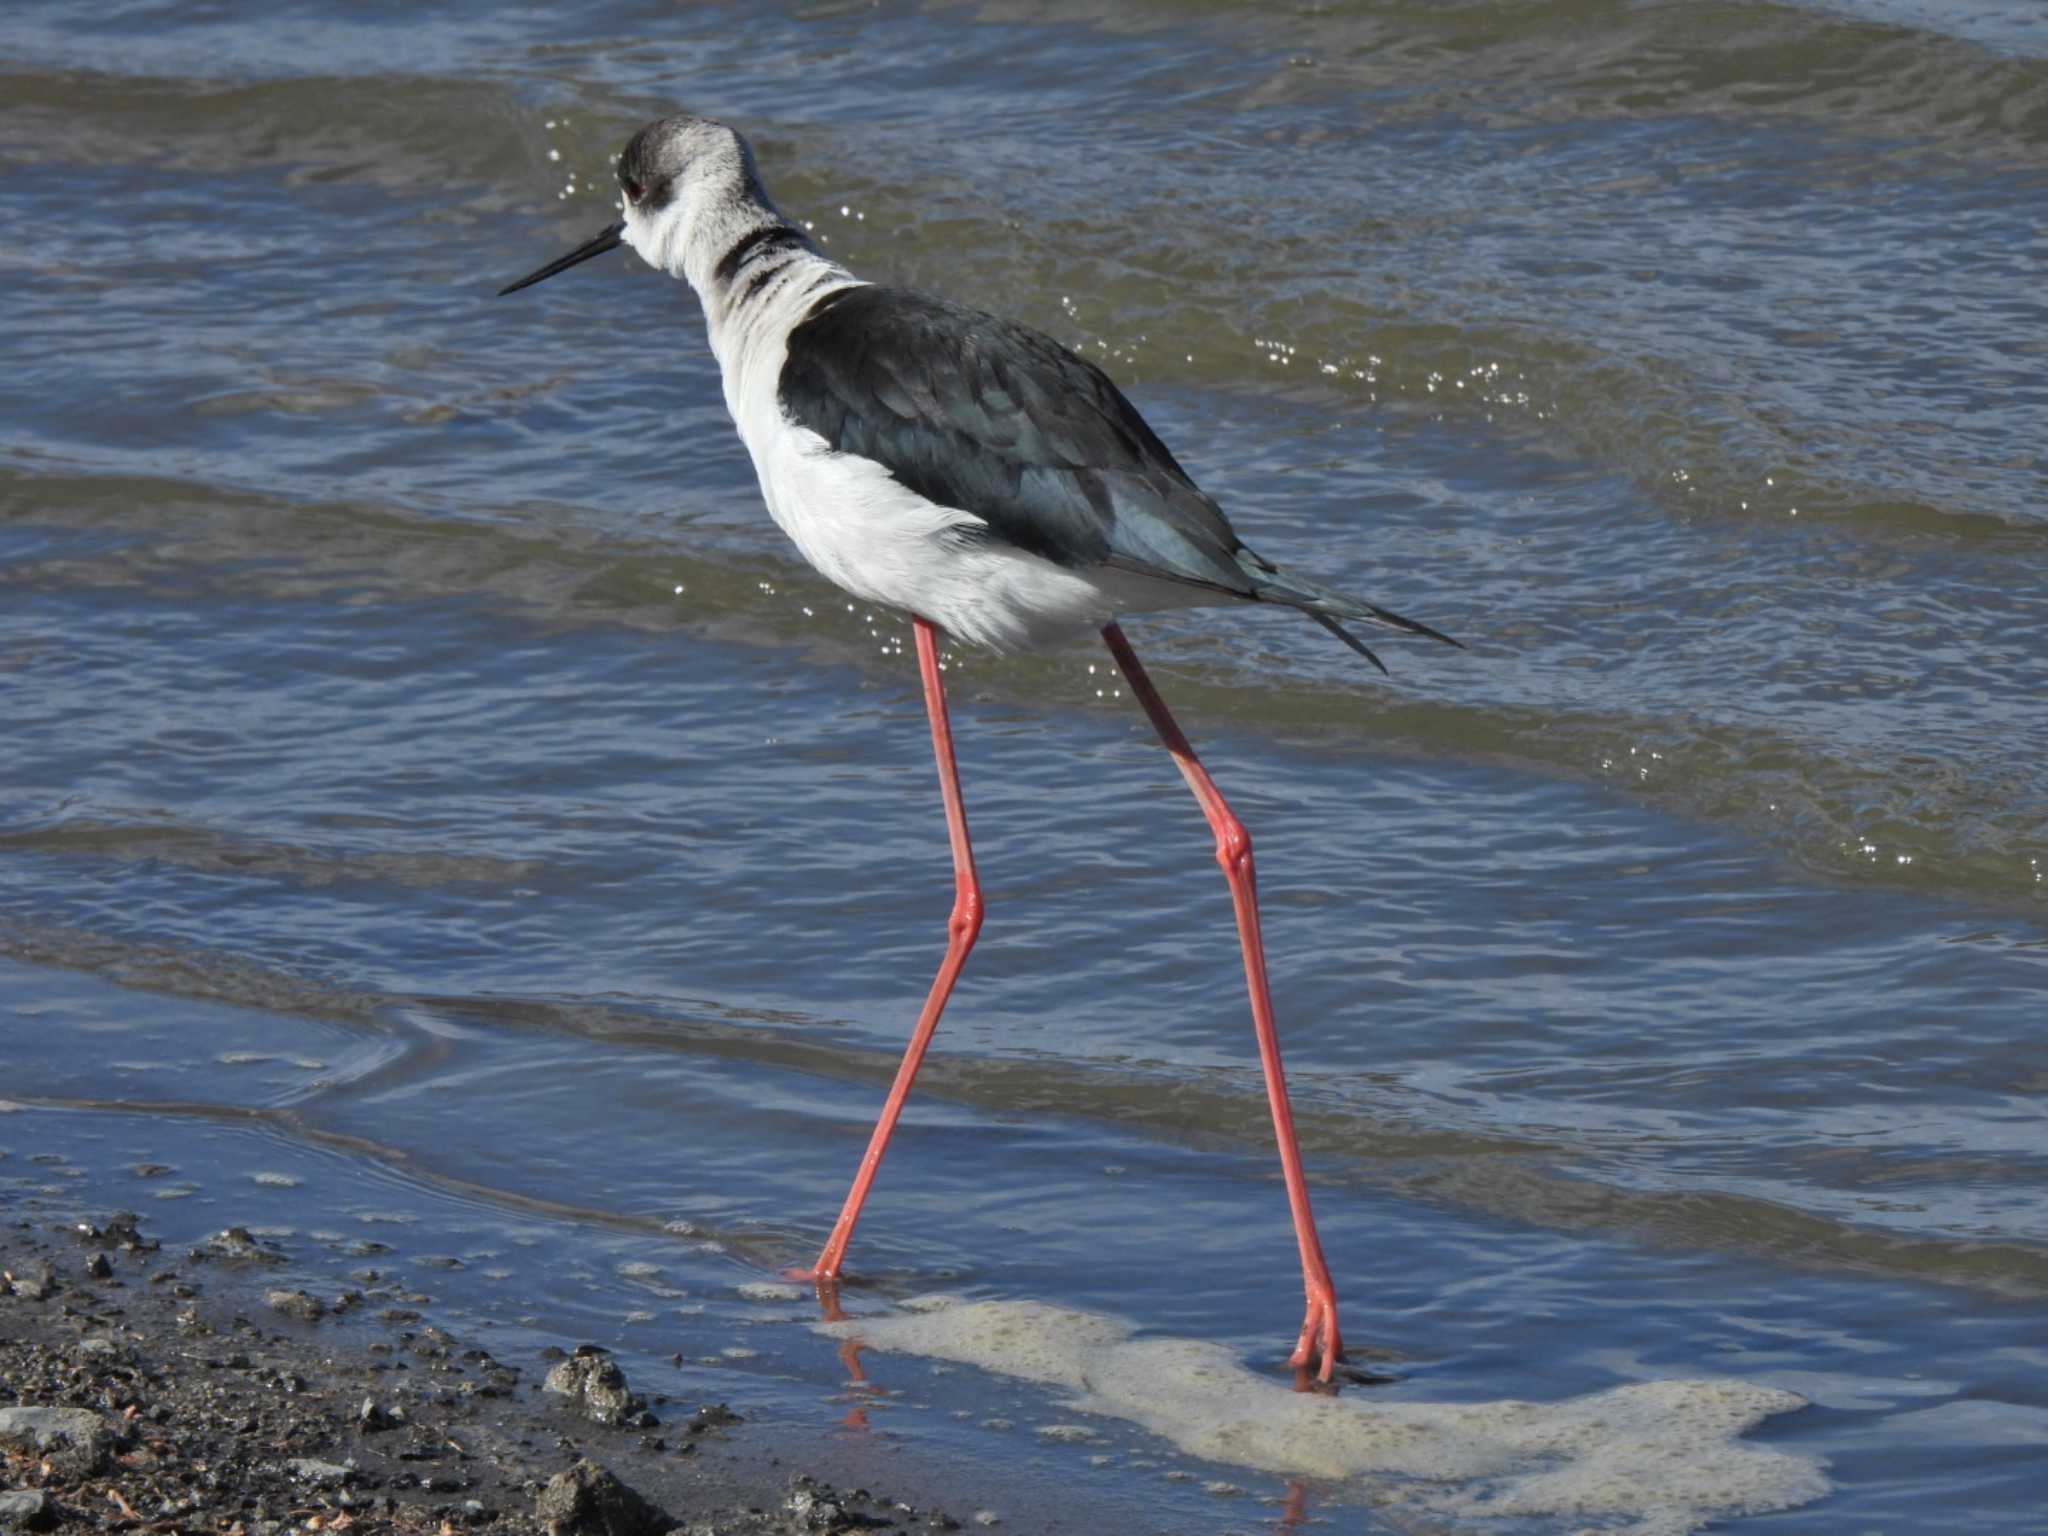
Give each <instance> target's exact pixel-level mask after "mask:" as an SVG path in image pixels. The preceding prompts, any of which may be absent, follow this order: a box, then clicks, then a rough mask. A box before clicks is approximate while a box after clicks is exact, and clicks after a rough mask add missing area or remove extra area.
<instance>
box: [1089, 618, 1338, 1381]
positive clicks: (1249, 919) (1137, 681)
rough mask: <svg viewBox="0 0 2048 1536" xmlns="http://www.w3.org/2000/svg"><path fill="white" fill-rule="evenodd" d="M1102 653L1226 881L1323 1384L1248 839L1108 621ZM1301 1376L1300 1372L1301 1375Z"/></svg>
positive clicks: (1324, 1299)
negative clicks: (1145, 723) (1195, 812)
mask: <svg viewBox="0 0 2048 1536" xmlns="http://www.w3.org/2000/svg"><path fill="white" fill-rule="evenodd" d="M1102 638H1103V641H1104V642H1105V643H1106V644H1107V645H1108V646H1109V653H1110V655H1112V656H1114V657H1115V658H1116V664H1117V666H1119V667H1120V668H1122V669H1123V674H1124V678H1125V680H1126V681H1128V682H1129V683H1130V685H1131V691H1132V692H1133V693H1135V694H1136V695H1137V696H1138V702H1139V703H1140V704H1142V705H1144V707H1145V713H1146V714H1147V715H1148V716H1149V717H1150V718H1151V721H1152V728H1153V729H1154V730H1155V731H1157V732H1158V733H1159V739H1160V740H1161V741H1162V742H1164V743H1165V744H1166V750H1167V751H1168V752H1169V753H1171V754H1172V755H1173V762H1174V766H1175V767H1177V768H1178V769H1180V773H1181V777H1182V778H1184V779H1186V780H1187V784H1188V788H1189V789H1192V790H1193V791H1194V792H1195V800H1196V801H1197V803H1199V804H1200V806H1201V807H1202V815H1203V816H1204V818H1206V819H1207V821H1208V823H1209V830H1210V831H1212V832H1214V833H1215V834H1216V862H1217V863H1218V864H1219V865H1221V866H1222V869H1223V875H1224V878H1225V879H1226V880H1227V881H1228V882H1229V883H1230V899H1231V903H1232V905H1233V906H1234V907H1235V908H1236V911H1237V937H1238V944H1239V947H1240V948H1241V949H1242V950H1243V952H1244V979H1245V987H1246V990H1247V991H1248V992H1249V993H1250V997H1251V1005H1252V1029H1253V1033H1254V1034H1255V1035H1256V1036H1257V1039H1258V1042H1259V1062H1260V1065H1261V1067H1262V1068H1263V1069H1264V1071H1265V1076H1266V1099H1267V1102H1268V1105H1269V1106H1270V1108H1271V1109H1272V1112H1273V1139H1274V1140H1275V1141H1276V1142H1277V1143H1278V1144H1279V1148H1280V1171H1281V1177H1282V1179H1283V1181H1284V1182H1285V1184H1286V1186H1287V1205H1288V1209H1289V1211H1290V1212H1291V1213H1292V1215H1293V1217H1294V1236H1295V1242H1296V1244H1297V1246H1298V1247H1299V1248H1300V1251H1301V1282H1302V1288H1303V1289H1304V1290H1305V1291H1306V1292H1307V1293H1308V1308H1307V1311H1306V1313H1305V1314H1304V1315H1303V1317H1302V1323H1301V1337H1300V1340H1299V1342H1297V1343H1296V1344H1295V1346H1294V1353H1293V1355H1292V1356H1290V1357H1289V1363H1291V1364H1292V1365H1293V1366H1294V1368H1295V1370H1296V1371H1297V1372H1300V1373H1307V1372H1313V1373H1314V1374H1315V1376H1316V1378H1317V1379H1318V1380H1321V1381H1328V1380H1329V1379H1330V1373H1331V1370H1332V1368H1333V1367H1334V1366H1335V1365H1336V1363H1337V1361H1339V1360H1341V1359H1342V1358H1343V1357H1344V1340H1343V1338H1342V1336H1341V1335H1340V1334H1339V1333H1338V1331H1337V1292H1336V1289H1335V1287H1333V1286H1332V1285H1331V1284H1330V1266H1329V1265H1328V1264H1327V1263H1325V1262H1324V1260H1323V1245H1322V1240H1321V1239H1320V1238H1318V1237H1317V1236H1316V1219H1315V1216H1314V1214H1313V1213H1311V1211H1310V1210H1309V1204H1308V1179H1307V1177H1306V1175H1304V1174H1303V1173H1302V1170H1301V1147H1300V1145H1299V1144H1298V1143H1297V1142H1296V1140H1295V1135H1294V1109H1293V1106H1292V1105H1291V1104H1290V1103H1289V1102H1288V1099H1287V1074H1286V1073H1285V1071H1283V1070H1282V1068H1281V1065H1280V1031H1279V1028H1278V1027H1277V1026H1276V1025H1275V1024H1274V1022H1273V997H1272V992H1271V989H1270V988H1268V987H1267V985H1266V946H1265V942H1264V940H1262V939H1261V938H1260V937H1259V896H1258V880H1257V877H1256V876H1255V875H1254V873H1253V870H1252V840H1251V835H1250V834H1249V833H1248V832H1246V831H1245V829H1244V823H1243V822H1241V821H1239V820H1238V819H1237V816H1236V815H1235V813H1233V812H1232V811H1231V809H1230V806H1229V805H1228V804H1227V803H1226V802H1225V800H1224V798H1223V794H1222V791H1220V790H1219V789H1217V788H1216V782H1215V780H1213V779H1211V778H1210V777H1209V771H1208V770H1207V769H1206V768H1204V767H1203V766H1202V763H1201V759H1199V758H1198V757H1196V756H1195V749H1194V748H1193V747H1192V746H1190V745H1189V744H1188V739H1187V736H1186V735H1185V734H1184V733H1183V732H1182V731H1181V728H1180V726H1179V725H1178V724H1176V723H1175V721H1174V718H1173V713H1172V711H1170V710H1169V709H1167V707H1166V700H1165V699H1163V698H1161V697H1160V696H1159V690H1158V689H1157V688H1154V687H1153V686H1152V679H1151V677H1150V676H1149V675H1147V673H1146V671H1145V668H1144V667H1143V666H1142V665H1140V663H1139V661H1138V654H1137V652H1135V651H1133V650H1132V649H1131V642H1130V641H1128V640H1126V639H1125V638H1124V632H1123V630H1122V629H1121V628H1120V627H1119V626H1117V625H1116V624H1107V625H1105V626H1103V630H1102ZM1304 1379H1305V1375H1304Z"/></svg>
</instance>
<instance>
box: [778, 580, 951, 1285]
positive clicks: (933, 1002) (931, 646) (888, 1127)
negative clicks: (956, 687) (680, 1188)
mask: <svg viewBox="0 0 2048 1536" xmlns="http://www.w3.org/2000/svg"><path fill="white" fill-rule="evenodd" d="M912 628H913V629H914V630H915V631H916V634H917V666H918V671H919V672H920V673H921V674H922V675H923V677H924V702H925V711H926V713H927V714H929V715H930V717H931V723H932V753H933V755H934V756H935V757H937V758H938V761H939V794H940V796H941V798H942V799H944V801H945V804H946V833H947V836H948V838H949V839H950V841H951V842H952V845H953V912H952V915H951V916H950V917H949V918H948V919H947V921H946V958H945V959H944V960H943V961H941V962H940V964H939V974H938V975H937V976H936V977H934V978H933V980H932V989H931V992H930V994H929V995H928V996H927V997H926V998H925V1002H924V1012H922V1013H921V1014H919V1015H918V1018H917V1026H916V1028H914V1029H913V1030H911V1032H910V1045H909V1047H908V1048H907V1049H906V1050H905V1051H904V1053H903V1064H902V1065H901V1066H899V1067H898V1068H897V1069H896V1081H895V1082H894V1083H893V1084H891V1085H890V1088H889V1097H888V1098H887V1099H886V1100H885V1101H884V1102H883V1104H882V1115H881V1118H880V1119H879V1120H877V1121H876V1122H875V1131H874V1134H873V1135H872V1136H871V1137H869V1138H868V1149H867V1151H866V1152H865V1153H864V1154H863V1155H862V1157H861V1160H860V1169H859V1171H858V1172H857V1173H855V1175H854V1179H853V1188H852V1189H850V1190H848V1191H847V1194H846V1204H845V1205H844V1206H843V1207H841V1209H840V1212H839V1220H838V1221H837V1222H836V1223H834V1224H833V1227H832V1235H831V1236H830V1237H829V1238H827V1239H826V1241H825V1248H824V1251H823V1252H822V1253H820V1254H819V1255H818V1262H817V1264H816V1265H815V1266H814V1267H813V1268H811V1269H809V1270H806V1271H803V1272H802V1273H803V1276H804V1278H806V1279H810V1280H813V1281H815V1282H816V1283H817V1286H818V1290H819V1293H820V1295H821V1297H822V1296H826V1293H827V1292H828V1291H830V1290H831V1289H832V1288H834V1287H836V1286H837V1285H838V1282H839V1266H840V1265H841V1264H842V1263H843V1262H844V1261H845V1258H846V1244H847V1241H848V1240H849V1239H850V1238H851V1237H852V1236H853V1227H854V1223H855V1222H857V1221H859V1220H860V1208H861V1206H862V1204H863V1203H865V1202H866V1200H867V1197H868V1187H869V1186H870V1185H871V1184H873V1183H874V1182H875V1170H876V1169H877V1168H879V1167H880V1166H881V1164H882V1153H883V1152H884V1151H886V1150H887V1148H888V1145H889V1133H890V1132H891V1131H893V1130H895V1129H896V1119H897V1117H898V1116H899V1115H901V1114H902V1113H903V1101H904V1100H905V1099H906V1098H908V1097H909V1095H910V1085H911V1083H912V1082H913V1081H914V1080H915V1079H916V1077H917V1069H918V1066H919V1064H920V1063H921V1062H923V1060H924V1053H925V1048H926V1047H927V1046H929V1045H930V1044H931V1043H932V1034H933V1032H934V1031H935V1030H936V1029H937V1028H938V1027H939V1015H940V1014H941V1013H943V1012H945V1009H946V999H947V998H949V997H951V996H952V995H953V983H954V982H955V981H957V980H959V978H960V968H961V967H962V966H964V965H965V964H966V963H967V954H968V951H969V950H971V949H973V948H974V940H975V936H976V935H977V934H979V933H980V932H981V913H982V903H981V882H980V881H979V880H978V879H976V878H975V874H974V849H973V848H972V847H971V846H970V845H969V843H968V841H967V810H966V807H965V805H964V804H963V803H962V801H961V799H960V769H959V767H958V766H957V765H956V764H955V763H954V761H953V728H952V725H951V724H950V723H949V722H948V720H947V718H946V690H945V685H944V683H943V682H942V681H941V678H940V673H939V642H938V632H937V631H936V630H934V629H933V628H932V626H931V625H930V624H928V623H926V622H925V621H924V620H923V619H914V620H913V621H912ZM828 1305H829V1298H828Z"/></svg>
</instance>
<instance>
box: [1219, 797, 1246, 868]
mask: <svg viewBox="0 0 2048 1536" xmlns="http://www.w3.org/2000/svg"><path fill="white" fill-rule="evenodd" d="M1216 862H1217V863H1218V864H1220V865H1222V866H1223V873H1224V874H1226V875H1229V876H1231V877H1233V878H1235V877H1236V876H1239V875H1243V874H1246V873H1248V872H1249V871H1250V869H1251V867H1252V835H1251V833H1249V832H1247V831H1246V830H1245V829H1244V823H1243V822H1241V821H1239V820H1238V819H1237V817H1236V816H1234V815H1232V814H1231V813H1230V812H1229V811H1225V812H1224V813H1223V817H1222V819H1221V820H1220V821H1219V822H1217V824H1216Z"/></svg>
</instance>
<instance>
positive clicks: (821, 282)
mask: <svg viewBox="0 0 2048 1536" xmlns="http://www.w3.org/2000/svg"><path fill="white" fill-rule="evenodd" d="M661 255H662V258H663V259H662V263H661V264H662V265H663V266H666V267H667V268H668V269H669V270H670V271H671V272H674V273H676V274H677V275H678V276H680V277H682V278H684V279H685V280H686V281H687V282H688V283H689V285H690V286H691V287H692V288H694V289H695V290H696V292H697V298H698V300H699V302H701V303H702V304H703V306H704V324H705V328H706V330H707V331H708V332H709V334H710V338H711V349H712V351H713V352H715V353H716V354H717V355H718V361H719V364H720V367H721V368H722V370H723V371H724V374H725V380H726V388H727V393H728V395H729V396H731V395H734V394H735V392H736V391H738V390H739V389H740V388H741V386H742V385H743V384H744V383H745V376H746V375H748V374H749V373H751V372H752V371H753V366H754V365H755V364H756V363H758V362H766V361H768V360H769V357H770V354H773V355H774V358H775V361H776V362H777V364H778V365H779V358H780V354H781V351H782V347H781V342H782V340H783V338H785V337H786V336H787V335H788V334H789V331H790V330H791V328H792V327H794V326H795V325H796V324H797V323H798V322H799V321H800V320H802V319H803V317H804V316H805V315H806V314H807V313H809V311H810V307H811V305H812V304H814V303H816V302H817V300H818V298H820V297H821V296H822V295H824V294H826V293H829V292H831V291H832V290H833V289H835V288H844V287H849V286H852V285H854V284H857V283H858V282H859V281H860V280H859V279H858V278H856V277H854V276H853V274H852V273H850V272H848V271H847V270H846V269H845V268H844V267H842V266H840V265H839V263H838V262H836V261H833V260H831V259H830V258H828V257H826V256H825V255H823V254H822V253H821V252H820V251H819V250H818V248H817V246H816V245H815V244H814V243H813V242H812V240H811V237H810V236H809V235H807V234H805V233H804V231H803V230H802V229H801V228H799V227H798V226H797V225H795V224H793V223H791V222H790V221H789V220H788V219H786V218H784V217H783V216H782V214H781V212H780V211H779V210H778V209H777V208H776V207H775V205H774V204H773V203H771V202H769V201H768V198H767V196H766V194H764V193H762V192H761V191H760V190H759V188H758V187H757V186H756V187H747V188H741V189H738V190H737V192H736V195H733V196H730V197H728V198H725V199H721V200H719V201H718V202H716V203H715V204H714V206H713V207H711V208H709V209H706V210H704V211H703V212H701V213H699V214H698V216H697V217H696V218H694V219H692V220H691V221H690V223H689V224H688V226H687V228H685V229H681V230H678V231H677V233H676V237H675V244H674V248H673V249H671V250H665V251H663V252H662V253H661ZM735 414H737V411H736V412H735Z"/></svg>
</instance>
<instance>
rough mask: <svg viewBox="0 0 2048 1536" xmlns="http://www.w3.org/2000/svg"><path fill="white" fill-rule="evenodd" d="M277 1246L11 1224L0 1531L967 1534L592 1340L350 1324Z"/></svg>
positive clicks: (0, 1429) (229, 1238) (130, 1226)
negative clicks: (773, 1445)
mask: <svg viewBox="0 0 2048 1536" xmlns="http://www.w3.org/2000/svg"><path fill="white" fill-rule="evenodd" d="M276 1257H277V1256H276V1255H275V1254H274V1253H273V1252H272V1251H271V1250H269V1249H267V1248H266V1246H265V1245H264V1244H263V1243H262V1242H261V1241H260V1240H258V1239H256V1238H253V1237H251V1236H250V1234H249V1233H248V1232H246V1231H243V1230H241V1229H239V1228H230V1229H227V1230H226V1231H224V1232H221V1233H219V1234H217V1235H216V1236H214V1237H213V1238H211V1239H210V1240H209V1241H207V1242H206V1243H203V1244H200V1245H197V1246H194V1247H189V1248H187V1249H185V1250H184V1251H181V1252H173V1251H171V1249H169V1248H167V1247H163V1246H160V1245H159V1244H158V1243H157V1242H156V1241H155V1240H154V1239H152V1238H151V1237H150V1236H148V1235H147V1234H145V1233H144V1232H143V1231H142V1230H141V1227H140V1225H139V1224H138V1222H137V1221H136V1219H135V1218H134V1217H133V1216H131V1215H128V1214H126V1213H120V1214H116V1215H112V1216H108V1217H106V1218H105V1219H101V1220H93V1221H81V1222H77V1223H74V1224H72V1225H69V1226H62V1225H59V1226H52V1225H49V1224H47V1221H42V1222H38V1221H34V1220H27V1219H14V1220H11V1221H10V1222H9V1224H8V1225H6V1226H5V1227H0V1533H11V1532H13V1531H30V1532H38V1531H54V1532H60V1533H62V1532H82V1531H119V1532H145V1533H150V1536H163V1533H172V1532H194V1533H198V1532H204V1533H208V1536H287V1533H292V1536H297V1533H303V1532H321V1533H328V1532H334V1533H341V1532H348V1533H351V1536H385V1533H404V1536H466V1533H470V1532H507V1533H518V1536H526V1533H536V1536H537V1533H541V1532H546V1533H548V1536H663V1533H669V1532H674V1533H679V1536H819V1533H826V1536H840V1533H847V1532H855V1531H877V1532H896V1533H902V1536H910V1533H922V1532H933V1531H951V1530H957V1529H960V1527H961V1522H960V1521H958V1520H956V1519H954V1518H953V1517H951V1516H949V1515H947V1514H945V1513H943V1512H941V1511H938V1510H935V1509H930V1508H922V1507H916V1506H914V1505H912V1504H911V1503H909V1502H907V1501H903V1500H898V1499H895V1498H892V1497H890V1496H888V1495H887V1494H882V1493H876V1492H870V1491H869V1490H867V1489H860V1488H853V1489H839V1488H834V1487H832V1486H830V1485H828V1484H826V1483H824V1482H822V1481H820V1480H819V1479H817V1478H815V1477H812V1476H808V1475H805V1474H804V1473H802V1472H792V1471H791V1466H790V1464H791V1462H792V1460H794V1458H792V1457H789V1456H786V1455H781V1454H771V1453H769V1452H767V1451H765V1450H763V1449H762V1448H761V1447H759V1446H752V1447H742V1446H736V1445H735V1444H734V1437H735V1435H736V1434H739V1433H740V1432H741V1430H740V1426H743V1425H744V1422H745V1418H746V1409H745V1405H744V1404H742V1405H740V1406H739V1407H738V1408H737V1409H736V1408H735V1407H733V1406H732V1405H730V1404H727V1403H723V1402H708V1403H703V1404H697V1405H686V1404H677V1403H671V1402H661V1401H659V1400H657V1407H658V1409H659V1412H658V1414H657V1412H655V1411H652V1410H650V1409H649V1407H648V1406H647V1404H646V1403H645V1402H643V1401H642V1400H641V1399H640V1398H639V1397H638V1396H636V1395H634V1394H632V1393H631V1392H630V1390H629V1388H628V1385H627V1383H626V1381H625V1379H624V1375H623V1373H622V1372H621V1371H620V1369H619V1366H618V1364H617V1362H616V1361H614V1360H612V1359H611V1358H610V1357H609V1356H608V1355H607V1354H606V1353H605V1352H604V1351H603V1350H601V1349H598V1348H596V1347H595V1346H585V1347H584V1348H582V1349H579V1350H577V1351H576V1352H574V1353H573V1354H571V1355H568V1356H566V1357H563V1358H562V1360H561V1363H560V1364H557V1365H556V1366H555V1368H554V1370H553V1371H552V1373H548V1372H546V1371H545V1366H546V1364H547V1363H548V1362H542V1361H531V1362H520V1363H508V1362H504V1361H500V1360H497V1359H494V1358H493V1357H492V1356H491V1355H490V1354H489V1353H487V1352H486V1351H484V1350H483V1349H481V1348H476V1347H472V1346H470V1345H468V1344H467V1343H465V1342H464V1341H462V1340H459V1339H456V1338H453V1337H450V1336H449V1335H448V1334H447V1333H446V1332H444V1331H443V1330H441V1329H439V1328H436V1327H433V1326H431V1325H428V1324H425V1323H423V1322H421V1321H420V1319H419V1318H418V1316H417V1314H414V1313H410V1312H407V1311H405V1310H404V1309H399V1308H391V1309H386V1311H385V1312H384V1313H379V1314H375V1315H374V1316H373V1317H371V1318H369V1319H367V1320H368V1321H372V1322H374V1323H375V1325H376V1326H375V1327H373V1328H369V1329H364V1328H351V1329H347V1330H343V1329H342V1328H341V1327H340V1326H339V1321H340V1320H339V1318H338V1317H337V1314H346V1313H349V1312H351V1311H354V1310H355V1309H356V1308H358V1307H361V1306H363V1305H364V1298H363V1296H362V1295H360V1294H358V1293H355V1292H352V1291H344V1292H342V1293H341V1294H339V1295H335V1296H326V1297H317V1296H314V1295H311V1294H309V1293H308V1292H306V1291H304V1290H298V1289H293V1288H288V1287H279V1286H277V1285H276V1284H274V1283H268V1284H267V1283H266V1281H269V1282H274V1281H275V1271H274V1268H273V1266H274V1263H275V1260H276ZM380 1330H381V1331H380ZM784 1449H786V1448H784Z"/></svg>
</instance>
